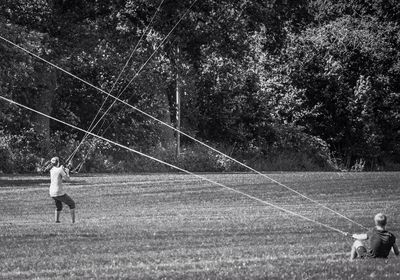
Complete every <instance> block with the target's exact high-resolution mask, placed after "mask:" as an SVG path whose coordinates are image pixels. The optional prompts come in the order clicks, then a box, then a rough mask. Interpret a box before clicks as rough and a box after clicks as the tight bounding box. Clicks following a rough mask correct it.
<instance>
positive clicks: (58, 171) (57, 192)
mask: <svg viewBox="0 0 400 280" xmlns="http://www.w3.org/2000/svg"><path fill="white" fill-rule="evenodd" d="M50 162H51V165H52V167H51V169H50V190H49V192H50V196H51V197H52V198H53V199H54V202H55V204H56V212H55V220H56V223H59V222H60V214H61V210H62V208H63V203H65V204H67V205H68V206H69V209H70V213H71V219H72V223H75V202H74V201H73V200H72V198H71V197H69V196H68V195H67V194H66V193H65V192H64V190H63V185H62V181H63V179H64V180H68V181H69V179H70V178H69V169H68V168H64V166H62V165H61V166H60V160H59V158H58V157H53V158H52V159H51V161H50Z"/></svg>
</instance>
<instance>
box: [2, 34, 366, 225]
mask: <svg viewBox="0 0 400 280" xmlns="http://www.w3.org/2000/svg"><path fill="white" fill-rule="evenodd" d="M0 39H2V40H4V41H5V42H8V43H9V44H12V45H13V46H15V47H17V48H19V49H21V50H22V51H24V52H26V53H28V54H30V55H32V56H34V57H36V58H38V59H39V60H41V61H43V62H45V63H48V64H49V65H51V66H53V67H55V68H57V69H59V70H60V71H62V72H64V73H66V74H68V75H70V76H71V77H74V78H75V79H78V80H79V81H81V82H83V83H84V84H86V85H88V86H90V87H92V88H94V89H96V90H98V91H100V92H102V93H104V94H106V95H108V96H109V97H111V98H114V99H115V101H118V102H120V103H122V104H124V105H126V106H128V107H130V108H131V109H133V110H136V111H137V112H139V113H141V114H143V115H145V116H147V117H149V118H151V119H152V120H154V121H156V122H159V123H161V124H163V125H165V126H167V127H169V128H171V129H172V130H174V131H176V132H178V133H180V134H182V135H184V136H186V137H188V138H190V139H192V140H193V141H195V142H197V143H199V144H200V145H203V146H204V147H207V148H209V149H211V150H212V151H214V152H216V153H218V154H220V155H222V156H224V157H226V158H228V159H230V160H232V161H234V162H236V163H237V164H239V165H241V166H243V167H245V168H246V169H248V170H251V171H252V172H255V173H256V174H258V175H260V176H262V177H264V178H267V179H268V180H270V181H272V182H274V183H276V184H278V185H279V186H281V187H283V188H285V189H287V190H289V191H292V192H294V193H296V194H297V195H299V196H301V197H303V198H304V199H307V200H309V201H311V202H313V203H315V204H316V205H318V206H320V207H323V208H325V209H327V210H328V211H331V212H332V213H335V214H336V215H338V216H340V217H342V218H344V219H346V220H348V221H349V222H352V223H354V224H356V225H358V226H360V227H361V228H363V229H365V230H367V228H366V227H364V226H363V225H361V224H360V223H358V222H356V221H354V220H352V219H350V218H348V217H346V216H345V215H343V214H341V213H339V212H338V211H336V210H334V209H331V208H330V207H328V206H326V205H324V204H322V203H320V202H318V201H316V200H314V199H312V198H310V197H308V196H306V195H304V194H302V193H300V192H298V191H296V190H295V189H293V188H291V187H289V186H287V185H285V184H283V183H281V182H279V181H277V180H275V179H273V178H271V177H270V176H267V175H266V174H263V173H261V172H259V171H257V170H255V169H254V168H251V167H249V166H247V165H246V164H244V163H241V162H240V161H238V160H236V159H234V158H232V157H230V156H228V155H226V154H224V153H222V152H220V151H218V150H217V149H215V148H213V147H211V146H209V145H207V144H205V143H203V142H202V141H200V140H197V139H196V138H194V137H192V136H190V135H188V134H186V133H184V132H182V131H180V130H178V129H176V128H174V127H173V126H171V125H169V124H167V123H165V122H163V121H161V120H159V119H157V118H155V117H153V116H152V115H150V114H148V113H146V112H144V111H142V110H140V109H139V108H136V107H135V106H133V105H131V104H129V103H127V102H126V101H124V100H121V99H119V98H118V97H115V96H113V95H111V94H110V93H108V92H106V91H104V90H103V89H101V88H99V87H97V86H95V85H93V84H91V83H89V82H87V81H85V80H83V79H82V78H79V77H78V76H76V75H74V74H72V73H70V72H68V71H66V70H64V69H63V68H61V67H59V66H57V65H55V64H54V63H51V62H49V61H47V60H45V59H43V58H41V57H40V56H38V55H36V54H34V53H32V52H30V51H28V50H26V49H25V48H23V47H21V46H19V45H17V44H15V43H13V42H11V41H10V40H7V39H6V38H4V37H3V36H1V35H0Z"/></svg>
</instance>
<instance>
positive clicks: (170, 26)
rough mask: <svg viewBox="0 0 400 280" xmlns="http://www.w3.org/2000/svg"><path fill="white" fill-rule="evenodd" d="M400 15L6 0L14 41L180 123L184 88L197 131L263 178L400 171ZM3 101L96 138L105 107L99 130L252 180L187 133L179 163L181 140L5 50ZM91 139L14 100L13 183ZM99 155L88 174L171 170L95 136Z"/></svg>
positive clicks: (4, 136) (0, 53) (1, 159)
mask: <svg viewBox="0 0 400 280" xmlns="http://www.w3.org/2000/svg"><path fill="white" fill-rule="evenodd" d="M192 3H194V4H193V6H191V5H192ZM189 7H191V8H190V9H189V10H188V8H189ZM399 14H400V4H398V3H397V1H395V0H386V1H383V0H381V1H373V0H368V1H333V0H328V1H327V0H324V1H323V0H301V1H294V0H293V1H291V0H286V1H285V0H269V1H265V0H252V1H244V0H235V1H227V0H223V1H214V0H202V1H200V0H199V1H196V2H192V1H189V0H185V1H172V0H164V1H159V0H157V1H156V0H151V1H149V0H146V1H144V0H122V1H121V0H118V1H104V0H90V1H75V0H63V1H60V0H34V1H32V0H30V1H28V0H4V1H1V3H0V35H1V36H2V37H4V38H6V39H8V40H10V41H12V42H15V43H16V44H18V45H20V46H21V47H23V48H26V49H27V50H29V51H30V52H32V53H34V54H36V55H38V56H40V57H42V58H44V59H46V60H49V61H50V62H52V63H54V64H55V65H58V66H59V67H61V68H63V69H65V70H67V71H70V72H71V73H72V74H73V75H76V76H78V77H80V78H82V79H83V80H85V81H88V82H89V83H91V84H93V85H95V86H97V87H99V88H101V89H103V90H104V91H106V92H111V94H113V95H115V96H119V97H120V98H121V99H123V100H124V101H127V102H129V103H130V104H132V105H133V106H135V107H136V108H138V109H140V110H143V111H144V112H146V113H148V114H150V115H152V116H154V117H156V118H158V119H160V120H162V121H164V122H166V123H168V124H170V125H172V126H174V125H176V119H177V118H176V116H177V107H176V105H175V101H176V100H175V94H176V90H177V89H178V90H179V91H180V95H181V129H182V131H184V132H186V133H188V134H190V135H192V136H194V137H195V138H197V139H200V140H202V141H205V142H207V143H208V144H210V145H212V146H214V147H216V148H218V149H219V150H221V151H223V152H225V153H228V154H229V155H230V156H232V157H234V158H237V159H239V160H240V161H243V162H245V163H246V164H249V165H250V166H252V167H254V168H257V169H259V170H270V169H280V170H315V169H329V168H340V169H354V170H363V169H370V170H376V169H397V168H398V166H399V165H398V164H399V163H400V146H399V144H398V143H399V140H400V106H399V105H400V92H399V89H400V75H399V74H400V28H399V18H400V17H399ZM180 19H181V20H180ZM177 23H178V24H177ZM171 31H172V32H171ZM129 57H131V59H129V60H128V58H129ZM124 65H125V66H126V67H125V68H124V69H125V71H124V72H122V74H121V75H120V73H121V70H122V69H123V67H124ZM116 81H117V82H116ZM0 94H1V95H2V96H5V97H8V98H11V99H13V100H15V101H18V102H21V103H22V104H25V105H27V106H29V107H31V108H33V109H36V110H39V111H41V112H43V113H45V114H47V115H51V116H53V117H55V118H58V119H61V120H63V121H66V122H68V123H71V124H73V125H76V126H78V127H81V128H84V129H88V128H89V127H90V125H91V124H92V123H97V120H98V119H99V116H97V120H96V121H94V122H93V120H94V118H95V116H96V115H97V112H98V111H99V110H100V108H102V109H101V113H100V116H102V115H103V114H104V118H103V119H102V121H99V122H98V125H97V126H96V127H95V129H94V130H93V132H95V133H97V134H99V135H102V136H104V137H106V138H109V139H111V140H113V141H116V142H118V143H121V144H124V145H127V146H129V147H131V148H134V149H137V150H140V151H142V152H145V153H148V154H151V155H153V156H156V157H158V158H161V159H164V160H167V161H168V162H171V163H174V164H177V165H179V166H181V167H184V168H187V169H190V170H193V171H213V170H215V171H224V170H241V168H240V167H238V166H236V165H235V164H233V163H232V162H230V161H229V160H227V159H226V158H223V157H221V156H219V155H217V154H215V153H213V152H211V151H209V150H207V149H205V148H204V147H199V145H198V144H196V143H194V142H193V141H192V140H190V139H188V138H185V137H182V154H181V155H180V156H179V157H177V156H176V155H175V147H174V145H175V137H174V136H175V133H174V132H173V131H172V130H171V129H169V128H167V127H165V126H163V125H161V124H160V123H157V122H155V121H153V120H151V119H149V118H148V117H147V116H145V115H143V114H141V113H140V112H138V111H137V110H134V109H133V108H129V107H127V106H125V105H123V104H121V103H120V102H116V103H115V104H114V105H113V106H112V107H111V109H110V110H109V111H108V110H107V108H109V106H110V105H111V104H112V103H113V102H114V100H112V99H111V98H107V96H106V95H105V94H103V93H102V92H100V91H99V90H96V89H94V88H93V87H90V86H89V85H87V84H85V83H82V82H81V81H79V80H77V79H75V78H73V77H71V76H69V75H67V74H65V73H64V72H62V71H60V70H58V69H56V68H54V67H52V66H50V65H48V64H46V63H44V62H43V61H41V60H39V59H37V58H35V57H33V56H30V55H27V54H26V53H24V52H22V51H21V50H19V49H18V48H16V47H15V46H12V45H11V44H9V43H7V42H5V41H4V40H0ZM103 104H104V105H103ZM102 105H103V106H102ZM106 112H107V113H106ZM83 136H84V135H83V133H81V132H78V131H76V130H74V129H72V128H70V127H66V126H65V125H63V124H60V123H58V122H56V121H50V120H49V119H48V118H46V117H44V116H40V115H38V114H35V113H32V112H29V111H26V110H25V109H22V108H18V107H16V106H15V105H11V104H8V103H7V102H5V101H0V172H28V171H34V170H36V169H37V168H38V167H39V166H40V165H41V164H42V162H43V161H44V160H45V159H48V158H49V157H50V156H52V155H54V154H59V155H60V156H61V157H62V158H64V159H66V158H67V157H68V156H69V155H70V154H71V153H72V151H73V150H74V149H75V147H76V146H77V145H78V143H79V142H80V140H81V139H82V137H83ZM84 158H86V164H85V165H84V167H83V168H84V170H86V171H91V170H93V171H151V170H153V171H161V170H162V171H165V170H168V169H167V168H166V167H162V166H160V165H159V164H158V163H154V162H151V161H148V160H143V159H142V158H140V157H138V156H136V155H133V154H130V153H127V152H126V151H124V150H121V149H120V148H117V147H114V146H112V145H110V144H108V143H103V142H102V141H98V140H95V139H92V138H91V137H89V138H88V140H87V141H85V142H84V143H83V145H82V147H81V148H80V149H79V151H78V153H77V154H76V157H75V161H76V162H81V161H82V160H83V159H84Z"/></svg>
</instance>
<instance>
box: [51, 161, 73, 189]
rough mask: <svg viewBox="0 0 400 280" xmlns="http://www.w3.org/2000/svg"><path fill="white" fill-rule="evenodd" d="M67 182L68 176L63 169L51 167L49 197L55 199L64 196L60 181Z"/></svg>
mask: <svg viewBox="0 0 400 280" xmlns="http://www.w3.org/2000/svg"><path fill="white" fill-rule="evenodd" d="M63 179H66V180H69V174H68V173H66V172H65V171H64V167H63V166H60V167H55V166H54V167H53V168H51V170H50V191H49V192H50V196H51V197H56V196H61V195H64V194H65V192H64V190H63V186H62V180H63Z"/></svg>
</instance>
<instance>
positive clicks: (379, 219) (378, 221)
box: [374, 213, 387, 227]
mask: <svg viewBox="0 0 400 280" xmlns="http://www.w3.org/2000/svg"><path fill="white" fill-rule="evenodd" d="M374 221H375V225H377V226H380V227H384V226H386V223H387V218H386V216H385V215H383V214H382V213H378V214H376V215H375V218H374Z"/></svg>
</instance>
